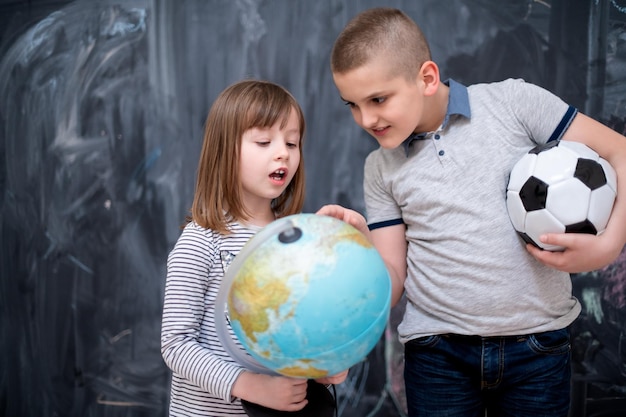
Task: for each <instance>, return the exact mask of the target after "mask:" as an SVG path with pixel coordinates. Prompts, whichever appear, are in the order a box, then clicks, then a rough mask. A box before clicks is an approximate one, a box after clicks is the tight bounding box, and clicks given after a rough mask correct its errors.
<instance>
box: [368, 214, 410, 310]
mask: <svg viewBox="0 0 626 417" xmlns="http://www.w3.org/2000/svg"><path fill="white" fill-rule="evenodd" d="M405 232H406V226H404V225H403V224H397V225H394V226H387V227H381V228H380V229H374V230H372V231H371V232H370V235H371V237H370V240H371V241H372V243H373V244H374V246H375V247H376V249H377V250H378V252H379V253H380V256H382V258H383V260H384V261H385V265H387V271H389V277H390V278H391V305H392V306H395V305H396V304H397V303H398V301H400V298H402V294H403V293H404V281H405V279H406V270H407V243H406V235H405Z"/></svg>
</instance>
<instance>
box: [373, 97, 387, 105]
mask: <svg viewBox="0 0 626 417" xmlns="http://www.w3.org/2000/svg"><path fill="white" fill-rule="evenodd" d="M385 100H386V98H385V97H376V98H373V99H372V101H373V102H374V103H377V104H381V103H384V101H385Z"/></svg>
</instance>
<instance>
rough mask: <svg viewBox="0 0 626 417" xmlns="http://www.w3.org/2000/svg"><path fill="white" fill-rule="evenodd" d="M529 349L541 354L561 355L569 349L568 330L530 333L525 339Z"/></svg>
mask: <svg viewBox="0 0 626 417" xmlns="http://www.w3.org/2000/svg"><path fill="white" fill-rule="evenodd" d="M527 343H528V346H529V347H530V349H531V350H532V351H533V352H535V353H538V354H543V355H562V354H564V353H568V352H569V350H570V338H569V330H568V329H561V330H554V331H551V332H543V333H535V334H531V335H530V336H529V337H528V340H527Z"/></svg>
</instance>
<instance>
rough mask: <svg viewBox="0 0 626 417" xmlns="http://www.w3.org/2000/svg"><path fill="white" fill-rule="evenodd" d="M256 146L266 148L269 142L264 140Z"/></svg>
mask: <svg viewBox="0 0 626 417" xmlns="http://www.w3.org/2000/svg"><path fill="white" fill-rule="evenodd" d="M256 144H257V145H259V146H267V145H269V144H270V142H269V141H268V140H267V141H266V140H261V141H257V143H256Z"/></svg>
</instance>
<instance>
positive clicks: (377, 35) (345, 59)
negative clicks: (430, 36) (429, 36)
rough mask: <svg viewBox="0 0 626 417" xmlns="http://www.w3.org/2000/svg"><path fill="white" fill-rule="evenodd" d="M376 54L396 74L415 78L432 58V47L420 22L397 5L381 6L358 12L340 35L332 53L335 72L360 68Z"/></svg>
mask: <svg viewBox="0 0 626 417" xmlns="http://www.w3.org/2000/svg"><path fill="white" fill-rule="evenodd" d="M373 58H378V59H384V60H387V61H388V62H389V64H390V67H391V68H392V69H393V75H403V76H405V77H407V79H410V78H414V77H415V76H416V75H417V72H418V71H419V69H420V68H421V66H422V64H423V63H424V62H426V61H430V59H431V54H430V48H429V46H428V42H427V40H426V37H425V36H424V34H423V33H422V31H421V29H420V28H419V27H418V26H417V24H416V23H415V22H414V21H413V20H412V19H411V18H410V17H409V16H407V15H406V14H404V13H403V12H402V11H400V10H398V9H393V8H388V7H378V8H373V9H368V10H365V11H363V12H361V13H359V14H358V15H357V16H355V17H354V18H353V19H352V20H351V21H350V22H348V24H347V25H346V27H345V28H344V29H343V31H342V32H341V33H340V34H339V36H338V37H337V40H336V41H335V45H334V47H333V51H332V53H331V59H330V68H331V71H332V72H333V73H338V74H341V73H345V72H348V71H351V70H353V69H356V68H359V67H361V66H363V65H365V64H367V63H368V62H370V60H372V59H373Z"/></svg>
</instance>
